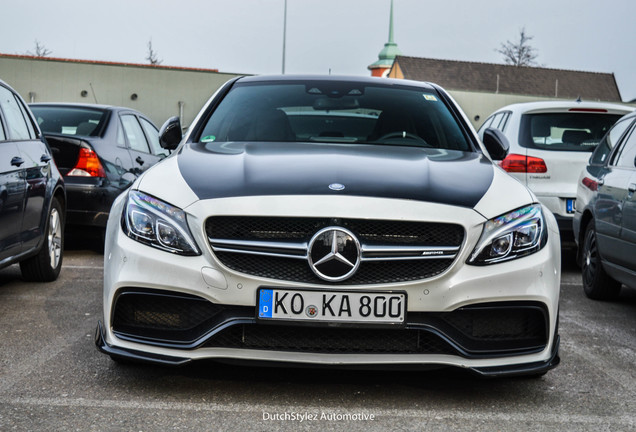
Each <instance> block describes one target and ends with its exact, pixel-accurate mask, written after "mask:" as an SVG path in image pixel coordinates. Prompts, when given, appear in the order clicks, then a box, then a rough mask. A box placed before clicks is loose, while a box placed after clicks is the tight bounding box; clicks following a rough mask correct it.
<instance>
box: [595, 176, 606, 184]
mask: <svg viewBox="0 0 636 432" xmlns="http://www.w3.org/2000/svg"><path fill="white" fill-rule="evenodd" d="M596 184H597V185H599V186H603V185H604V184H605V180H603V179H602V178H600V179H598V180H597V181H596Z"/></svg>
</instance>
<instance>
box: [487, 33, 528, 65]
mask: <svg viewBox="0 0 636 432" xmlns="http://www.w3.org/2000/svg"><path fill="white" fill-rule="evenodd" d="M532 39H534V36H528V34H527V33H526V29H525V27H524V28H522V29H521V30H519V42H517V43H513V42H510V41H506V43H505V44H504V43H502V44H501V46H500V48H499V49H498V50H495V51H497V52H498V53H500V54H502V55H503V56H504V61H505V62H506V64H509V65H513V66H537V62H536V61H535V59H536V58H537V57H538V54H537V50H536V49H534V47H533V46H532V45H530V41H531V40H532Z"/></svg>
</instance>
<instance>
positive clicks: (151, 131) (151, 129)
mask: <svg viewBox="0 0 636 432" xmlns="http://www.w3.org/2000/svg"><path fill="white" fill-rule="evenodd" d="M139 121H140V122H141V127H143V128H144V132H145V133H146V137H148V141H149V142H150V148H151V150H152V152H153V153H154V154H156V155H165V156H168V150H166V149H164V148H162V147H161V145H160V144H159V131H158V130H157V128H155V125H153V124H152V123H150V122H149V121H148V120H146V119H143V118H141V117H139Z"/></svg>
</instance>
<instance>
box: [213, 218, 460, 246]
mask: <svg viewBox="0 0 636 432" xmlns="http://www.w3.org/2000/svg"><path fill="white" fill-rule="evenodd" d="M328 226H340V227H343V228H346V229H348V230H350V231H352V232H353V233H354V234H356V236H357V237H358V239H359V240H360V241H361V242H367V243H370V244H398V245H428V246H460V245H461V243H462V241H463V240H464V228H463V227H462V226H461V225H456V224H448V223H433V222H410V221H392V220H366V219H339V218H291V217H290V218H279V217H252V216H213V217H210V218H208V219H207V221H206V224H205V228H206V232H207V234H208V237H210V238H220V239H233V240H263V241H291V240H295V241H309V239H311V237H312V236H313V235H314V234H315V233H316V232H318V231H320V230H321V229H322V228H326V227H328Z"/></svg>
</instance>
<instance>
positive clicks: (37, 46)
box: [27, 39, 51, 57]
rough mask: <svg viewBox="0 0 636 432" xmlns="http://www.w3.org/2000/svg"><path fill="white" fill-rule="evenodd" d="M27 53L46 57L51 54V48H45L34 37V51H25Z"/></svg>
mask: <svg viewBox="0 0 636 432" xmlns="http://www.w3.org/2000/svg"><path fill="white" fill-rule="evenodd" d="M27 54H28V55H30V56H34V57H47V56H48V55H50V54H51V50H48V49H46V47H45V46H44V45H43V44H41V43H40V42H39V41H38V40H37V39H36V40H35V52H31V51H27Z"/></svg>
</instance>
